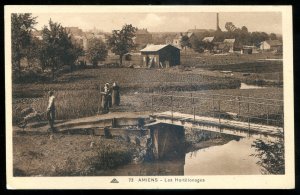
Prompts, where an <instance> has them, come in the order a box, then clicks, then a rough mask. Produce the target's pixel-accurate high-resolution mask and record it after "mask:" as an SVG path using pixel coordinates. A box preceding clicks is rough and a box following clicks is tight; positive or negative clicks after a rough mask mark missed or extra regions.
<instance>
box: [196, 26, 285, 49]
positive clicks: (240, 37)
mask: <svg viewBox="0 0 300 195" xmlns="http://www.w3.org/2000/svg"><path fill="white" fill-rule="evenodd" d="M225 29H226V30H227V31H224V32H222V31H215V32H208V31H207V32H203V33H200V34H196V35H195V36H193V38H192V40H191V44H192V48H193V49H194V51H196V52H203V51H204V50H205V49H207V50H211V49H212V43H207V42H203V41H202V40H203V38H204V37H214V42H223V40H224V39H235V44H236V46H238V47H241V46H243V45H255V46H257V47H258V46H259V45H260V43H261V42H262V41H265V40H268V39H272V40H275V39H279V38H280V37H277V36H276V34H274V33H271V34H267V33H265V32H248V28H247V27H246V26H242V27H241V28H238V27H236V26H235V25H234V24H233V23H232V22H227V23H226V24H225Z"/></svg>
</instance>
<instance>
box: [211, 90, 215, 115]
mask: <svg viewBox="0 0 300 195" xmlns="http://www.w3.org/2000/svg"><path fill="white" fill-rule="evenodd" d="M212 108H213V114H214V117H215V96H214V95H213V102H212Z"/></svg>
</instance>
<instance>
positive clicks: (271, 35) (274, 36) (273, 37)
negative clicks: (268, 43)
mask: <svg viewBox="0 0 300 195" xmlns="http://www.w3.org/2000/svg"><path fill="white" fill-rule="evenodd" d="M269 37H270V39H271V40H276V39H277V36H276V34H275V33H271V34H270V36H269Z"/></svg>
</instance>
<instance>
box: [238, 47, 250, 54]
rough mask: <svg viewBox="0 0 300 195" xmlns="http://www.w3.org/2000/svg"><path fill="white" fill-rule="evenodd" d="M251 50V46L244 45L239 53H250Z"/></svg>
mask: <svg viewBox="0 0 300 195" xmlns="http://www.w3.org/2000/svg"><path fill="white" fill-rule="evenodd" d="M252 52H253V48H252V47H247V46H244V47H243V48H242V49H241V54H252Z"/></svg>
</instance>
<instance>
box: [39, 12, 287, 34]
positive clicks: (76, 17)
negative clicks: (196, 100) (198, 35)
mask: <svg viewBox="0 0 300 195" xmlns="http://www.w3.org/2000/svg"><path fill="white" fill-rule="evenodd" d="M33 16H37V22H38V24H37V26H36V27H37V29H41V28H42V27H43V26H44V25H47V23H48V21H49V19H50V18H51V19H52V20H53V21H54V22H58V23H61V24H62V25H63V26H65V27H70V26H76V27H79V28H82V29H83V30H88V29H93V28H94V27H95V28H97V29H101V30H103V31H105V32H111V31H112V30H113V29H121V28H122V26H123V25H124V24H132V25H133V26H136V27H138V28H147V29H148V31H150V32H185V31H187V30H188V29H193V28H195V27H196V28H201V29H216V13H213V12H210V13H204V12H181V13H175V12H164V13H161V12H158V13H155V12H152V13H132V12H130V13H124V12H122V13H34V12H33ZM219 21H220V28H221V29H222V30H225V27H224V26H225V23H226V22H233V24H234V25H235V26H236V27H239V28H240V27H242V26H246V27H247V28H248V30H249V31H251V32H252V31H264V32H267V33H271V32H274V33H278V34H282V29H281V28H282V21H281V13H280V12H242V13H241V12H220V13H219Z"/></svg>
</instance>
